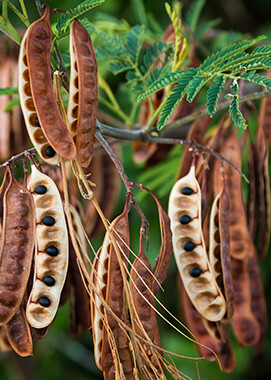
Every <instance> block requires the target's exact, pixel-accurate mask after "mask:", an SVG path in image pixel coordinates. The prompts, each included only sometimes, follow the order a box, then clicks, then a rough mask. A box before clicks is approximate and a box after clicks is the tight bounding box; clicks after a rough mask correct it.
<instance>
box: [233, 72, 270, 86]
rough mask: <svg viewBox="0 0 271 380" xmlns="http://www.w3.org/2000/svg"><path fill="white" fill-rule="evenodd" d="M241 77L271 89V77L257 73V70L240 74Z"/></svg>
mask: <svg viewBox="0 0 271 380" xmlns="http://www.w3.org/2000/svg"><path fill="white" fill-rule="evenodd" d="M240 78H241V79H244V80H247V81H249V82H253V83H257V84H259V85H260V86H264V87H266V89H267V91H270V90H271V78H268V77H266V76H264V75H260V74H258V73H256V71H250V72H248V73H244V74H241V75H240Z"/></svg>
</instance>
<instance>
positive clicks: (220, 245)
mask: <svg viewBox="0 0 271 380" xmlns="http://www.w3.org/2000/svg"><path fill="white" fill-rule="evenodd" d="M228 219H229V199H228V196H227V193H226V190H225V186H224V188H223V191H222V192H220V193H218V195H217V196H216V198H215V200H214V202H213V206H212V210H211V216H210V239H209V244H210V246H209V260H210V265H211V268H212V271H213V273H214V275H215V278H216V282H217V284H218V286H219V288H220V289H221V291H222V294H223V295H224V297H225V299H226V303H227V313H226V315H225V316H224V321H228V322H229V321H231V318H232V316H233V285H232V276H231V263H230V260H231V258H230V243H229V241H230V237H229V222H228Z"/></svg>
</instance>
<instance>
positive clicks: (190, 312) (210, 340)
mask: <svg viewBox="0 0 271 380" xmlns="http://www.w3.org/2000/svg"><path fill="white" fill-rule="evenodd" d="M178 295H179V300H180V308H181V315H182V317H183V319H184V322H185V323H186V325H187V327H188V328H189V329H190V330H191V332H192V333H193V335H194V336H195V337H196V339H197V341H198V342H199V343H200V345H197V346H196V347H197V350H198V352H199V354H200V355H201V356H203V357H204V359H206V360H208V361H214V360H216V357H215V355H214V353H213V352H212V351H211V350H213V351H214V352H215V353H216V355H217V356H218V358H219V360H220V363H221V366H222V369H223V371H224V372H232V371H233V370H234V368H235V356H234V351H233V348H232V346H231V343H230V340H229V338H228V337H227V334H225V333H224V338H225V342H224V343H223V342H222V343H220V342H219V341H220V339H221V334H220V332H219V330H218V329H217V326H216V325H215V324H214V325H210V321H206V320H205V322H203V320H204V319H203V318H202V317H201V315H200V314H199V313H198V312H197V310H196V309H195V308H194V306H193V304H192V302H191V301H190V299H189V297H188V296H187V293H186V291H185V289H184V286H183V283H182V281H181V278H180V276H178ZM212 323H213V322H212ZM207 324H208V327H209V329H208V328H206V327H207ZM225 327H226V326H225ZM210 329H212V332H211V331H210ZM210 332H211V334H210ZM214 335H215V337H214ZM203 346H206V347H203ZM208 348H209V349H208Z"/></svg>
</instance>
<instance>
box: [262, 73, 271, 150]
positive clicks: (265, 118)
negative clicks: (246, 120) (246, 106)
mask: <svg viewBox="0 0 271 380" xmlns="http://www.w3.org/2000/svg"><path fill="white" fill-rule="evenodd" d="M268 77H269V78H270V73H268ZM259 125H260V126H261V127H262V129H263V131H264V134H265V137H266V141H267V143H268V145H269V146H270V145H271V100H270V99H269V98H263V99H262V101H261V109H260V117H259Z"/></svg>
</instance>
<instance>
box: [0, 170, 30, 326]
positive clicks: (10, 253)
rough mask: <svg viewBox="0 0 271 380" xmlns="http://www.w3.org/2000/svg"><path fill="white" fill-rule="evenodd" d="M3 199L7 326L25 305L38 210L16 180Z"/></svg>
mask: <svg viewBox="0 0 271 380" xmlns="http://www.w3.org/2000/svg"><path fill="white" fill-rule="evenodd" d="M9 174H10V182H9V184H8V186H7V188H6V191H5V193H4V199H3V232H2V242H1V250H0V325H3V324H5V323H7V322H8V321H9V320H10V319H11V318H12V317H13V316H14V314H15V313H16V311H17V310H18V308H19V306H20V304H21V303H22V299H23V295H24V293H25V291H26V287H27V282H28V279H29V275H30V269H31V262H32V258H33V251H34V244H35V211H34V202H33V198H32V196H31V194H30V192H29V191H28V190H27V189H25V188H24V187H23V186H22V185H21V184H20V183H19V182H17V181H16V179H15V178H14V176H13V174H12V172H11V170H10V171H9Z"/></svg>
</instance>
